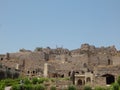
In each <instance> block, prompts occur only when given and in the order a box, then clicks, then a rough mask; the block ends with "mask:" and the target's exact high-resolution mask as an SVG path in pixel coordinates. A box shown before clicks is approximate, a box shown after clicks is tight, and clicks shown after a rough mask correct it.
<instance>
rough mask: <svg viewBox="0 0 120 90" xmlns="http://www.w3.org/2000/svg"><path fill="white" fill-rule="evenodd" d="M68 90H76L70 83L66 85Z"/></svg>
mask: <svg viewBox="0 0 120 90" xmlns="http://www.w3.org/2000/svg"><path fill="white" fill-rule="evenodd" d="M68 90H77V89H76V87H75V86H73V85H71V86H69V87H68Z"/></svg>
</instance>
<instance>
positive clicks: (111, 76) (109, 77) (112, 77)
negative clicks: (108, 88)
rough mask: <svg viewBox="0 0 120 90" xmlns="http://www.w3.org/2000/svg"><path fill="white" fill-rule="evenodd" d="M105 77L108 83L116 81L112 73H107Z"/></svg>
mask: <svg viewBox="0 0 120 90" xmlns="http://www.w3.org/2000/svg"><path fill="white" fill-rule="evenodd" d="M103 77H106V84H112V83H114V82H115V77H114V76H113V75H111V74H105V75H103Z"/></svg>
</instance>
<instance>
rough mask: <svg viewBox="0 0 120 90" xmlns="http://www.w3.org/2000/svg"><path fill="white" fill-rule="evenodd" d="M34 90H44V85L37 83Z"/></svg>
mask: <svg viewBox="0 0 120 90" xmlns="http://www.w3.org/2000/svg"><path fill="white" fill-rule="evenodd" d="M35 90H45V86H44V85H39V84H38V85H36V86H35Z"/></svg>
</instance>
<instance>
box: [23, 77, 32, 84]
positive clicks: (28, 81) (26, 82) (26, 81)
mask: <svg viewBox="0 0 120 90" xmlns="http://www.w3.org/2000/svg"><path fill="white" fill-rule="evenodd" d="M21 83H24V84H26V85H28V84H31V82H30V80H28V79H27V78H25V79H24V82H22V81H21Z"/></svg>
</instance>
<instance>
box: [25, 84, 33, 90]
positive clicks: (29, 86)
mask: <svg viewBox="0 0 120 90" xmlns="http://www.w3.org/2000/svg"><path fill="white" fill-rule="evenodd" d="M23 88H24V90H33V85H30V84H28V85H24V86H23Z"/></svg>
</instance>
